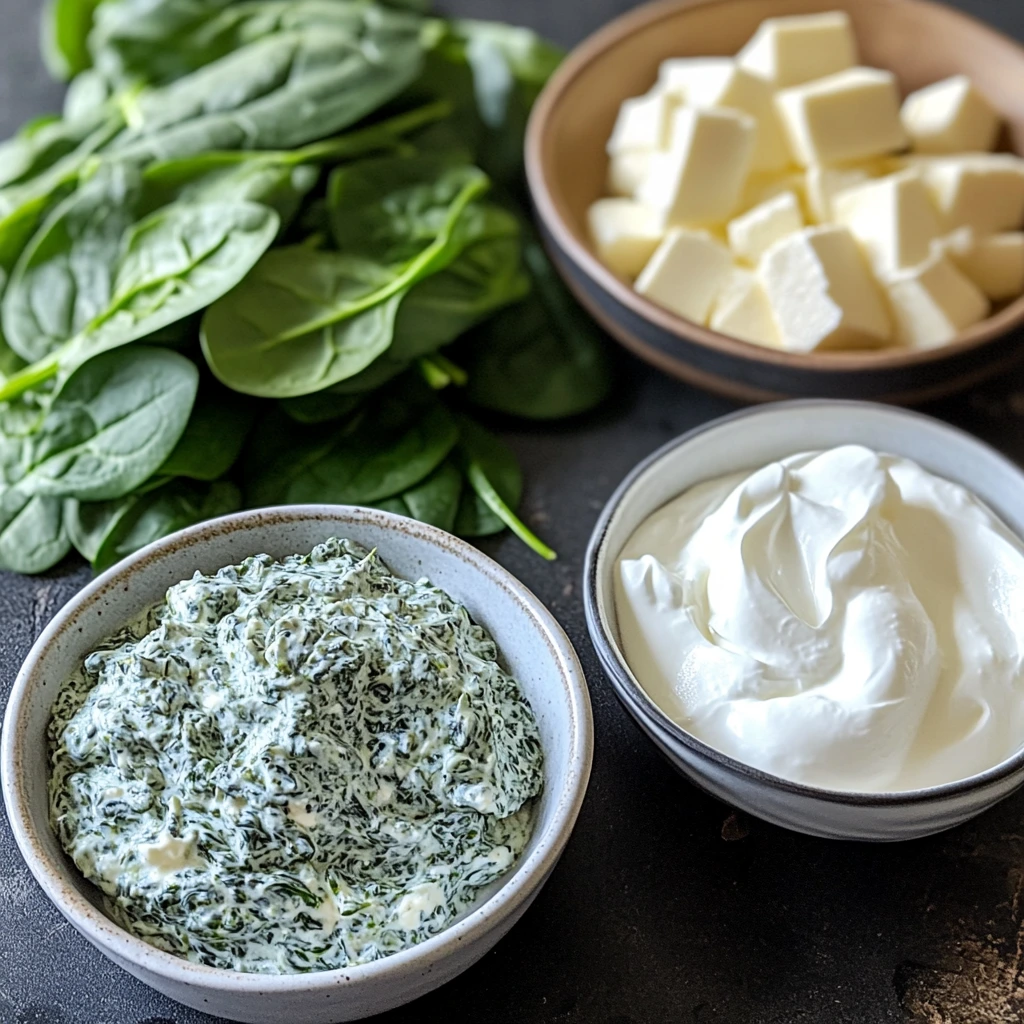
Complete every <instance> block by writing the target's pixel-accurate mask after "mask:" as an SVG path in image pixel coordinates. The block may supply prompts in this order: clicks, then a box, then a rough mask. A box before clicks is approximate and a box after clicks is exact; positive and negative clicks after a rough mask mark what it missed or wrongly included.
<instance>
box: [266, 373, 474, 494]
mask: <svg viewBox="0 0 1024 1024" xmlns="http://www.w3.org/2000/svg"><path fill="white" fill-rule="evenodd" d="M284 419H287V417H284ZM294 426H295V427H296V428H297V426H298V425H297V424H295V425H294ZM293 434H294V435H296V436H297V437H298V438H299V439H298V440H296V441H295V442H294V443H292V444H289V445H288V446H287V447H286V448H285V449H284V450H283V451H282V452H281V453H280V454H278V455H277V456H276V457H269V458H265V459H261V460H260V465H259V468H258V470H257V472H256V473H255V474H254V476H252V477H251V478H250V479H249V480H248V484H247V488H246V490H247V497H248V499H249V500H250V502H251V503H252V504H253V505H254V506H256V507H260V506H264V505H277V504H282V503H285V504H303V503H307V502H312V503H319V502H326V503H332V504H342V505H366V504H372V503H375V502H378V501H380V500H382V499H384V498H389V497H392V496H394V495H396V494H400V493H402V492H403V491H407V490H409V489H410V488H411V487H413V486H415V485H416V484H417V483H419V482H420V481H421V480H423V479H424V477H426V476H427V475H428V474H429V473H431V472H432V471H433V470H434V469H435V468H436V467H437V466H438V465H440V463H441V462H442V461H443V460H444V458H445V456H446V455H447V454H448V453H449V452H450V451H451V450H452V448H453V447H454V445H455V443H456V441H457V440H458V428H457V426H456V424H455V420H454V418H453V417H452V414H451V413H450V412H449V411H448V410H447V408H445V406H443V405H442V404H441V403H440V402H438V401H437V399H436V398H435V397H434V396H433V394H431V393H430V392H429V391H428V390H427V389H426V388H422V389H421V388H414V387H411V386H403V387H400V388H396V389H394V390H392V391H390V392H388V393H386V394H385V395H384V396H382V397H381V398H380V400H379V401H378V402H377V403H376V404H375V407H374V408H373V409H372V410H368V411H367V414H366V415H365V416H363V417H360V418H357V419H356V420H355V421H354V422H350V423H345V424H344V425H343V426H342V427H341V428H340V429H337V430H335V431H333V432H326V433H325V432H324V431H323V430H320V429H311V428H306V430H304V431H301V432H300V431H299V430H298V429H296V430H294V431H293Z"/></svg>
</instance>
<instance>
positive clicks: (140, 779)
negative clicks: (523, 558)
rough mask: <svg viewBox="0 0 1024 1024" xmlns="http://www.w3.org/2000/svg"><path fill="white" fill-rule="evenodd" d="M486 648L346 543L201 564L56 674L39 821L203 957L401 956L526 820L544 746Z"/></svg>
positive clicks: (519, 834) (125, 906)
mask: <svg viewBox="0 0 1024 1024" xmlns="http://www.w3.org/2000/svg"><path fill="white" fill-rule="evenodd" d="M497 656H498V652H497V649H496V647H495V645H494V642H493V641H492V640H491V638H490V636H489V635H488V634H487V632H486V631H485V630H484V629H482V628H481V627H480V626H478V625H475V624H474V623H473V621H472V620H471V619H470V617H469V615H468V613H467V612H466V610H465V609H464V608H462V607H460V606H459V605H458V604H456V603H455V602H454V601H453V600H452V599H451V598H450V597H448V595H447V594H445V593H444V592H443V591H441V590H439V589H437V588H436V587H433V586H431V585H430V584H429V583H427V582H426V581H425V580H419V581H418V582H415V583H413V582H409V581H407V580H403V579H399V578H397V577H395V576H393V575H392V574H391V573H390V572H389V571H388V569H387V567H386V566H385V565H383V564H382V563H381V561H380V560H379V559H378V558H377V556H376V554H375V553H374V552H367V551H365V550H363V549H362V548H360V547H358V546H357V545H355V544H352V543H350V542H348V541H344V540H330V541H327V542H326V543H325V544H322V545H320V546H319V547H317V548H316V549H315V550H314V551H313V552H312V553H311V554H309V555H304V556H300V555H293V556H291V557H288V558H285V559H283V560H282V561H276V560H274V559H273V558H270V557H269V556H267V555H260V556H257V557H255V558H250V559H248V560H246V561H245V562H243V563H242V564H241V565H238V566H232V567H229V568H226V569H221V570H220V572H218V573H216V575H213V576H201V575H199V574H198V573H197V574H196V575H195V577H194V578H193V579H191V580H187V581H185V582H183V583H179V584H177V585H176V586H173V587H171V588H170V590H169V591H168V592H167V596H166V598H165V600H164V601H163V602H161V603H160V604H158V605H156V606H155V607H153V608H150V609H149V610H148V611H147V612H145V613H144V614H143V615H142V616H141V617H140V618H139V619H137V620H136V621H135V622H132V623H131V624H130V625H128V626H126V627H125V628H124V629H122V630H121V631H120V632H118V633H117V634H115V635H114V636H112V637H110V638H109V639H108V640H107V641H105V642H104V643H102V644H100V645H99V647H98V648H97V650H95V651H94V652H93V653H91V654H90V655H89V656H88V657H87V658H86V659H85V661H84V663H83V665H82V667H81V668H80V669H79V671H78V672H77V673H76V674H75V675H74V676H72V678H71V679H69V680H68V681H67V682H66V683H65V685H64V686H63V687H62V689H61V691H60V693H59V695H58V697H57V700H56V702H55V705H54V709H53V718H52V721H51V724H50V733H49V738H50V754H51V765H52V774H51V781H50V812H51V818H52V824H53V828H54V830H55V832H56V834H57V836H58V837H59V839H60V842H61V844H62V845H63V847H64V849H65V850H66V851H67V853H68V854H69V855H70V856H71V858H72V859H73V860H74V862H75V864H76V865H77V866H78V868H79V870H81V871H82V873H83V874H84V875H85V876H86V878H88V879H89V880H90V881H92V882H94V883H95V884H96V885H97V886H98V887H99V888H100V889H101V890H102V891H103V893H104V894H105V903H106V907H107V911H108V913H109V914H110V915H111V916H112V917H113V918H114V919H115V920H116V921H117V922H118V923H119V924H121V925H123V926H124V927H125V928H127V929H128V930H129V931H131V932H133V933H134V934H135V935H137V936H139V937H140V938H142V939H144V940H146V941H147V942H149V943H151V944H153V945H154V946H158V947H160V948H161V949H165V950H170V951H171V952H173V953H177V954H179V955H181V956H184V957H187V958H188V959H190V960H193V961H196V962H198V963H203V964H208V965H210V966H213V967H223V968H228V969H232V970H238V971H255V972H263V973H268V974H274V973H286V972H297V971H311V970H327V969H331V968H338V967H345V966H346V965H350V964H360V963H366V962H368V961H370V960H374V959H376V958H378V957H382V956H387V955H389V954H391V953H395V952H398V951H399V950H402V949H405V948H407V947H409V946H411V945H414V944H415V943H417V942H422V941H423V940H424V939H426V938H428V937H429V936H431V935H434V934H436V933H437V932H439V931H441V930H442V929H444V928H445V927H446V926H447V925H448V924H450V923H451V922H452V920H453V919H454V918H455V917H456V916H457V915H458V914H459V913H460V912H462V911H463V910H465V909H466V908H467V907H468V906H469V905H470V904H471V903H472V902H473V900H474V897H475V895H476V894H477V892H478V890H480V889H481V888H482V887H484V886H486V885H488V884H489V883H491V882H494V881H495V880H496V879H498V878H499V877H501V876H502V875H503V874H505V872H507V871H508V870H509V868H510V867H511V866H512V864H513V863H514V862H515V860H516V858H517V857H518V856H519V854H520V853H521V852H522V850H523V848H524V847H525V845H526V842H527V840H528V839H529V837H530V833H531V830H532V827H533V818H532V808H533V803H534V798H535V797H537V795H538V794H539V792H540V790H541V784H542V753H541V747H540V740H539V736H538V732H537V724H536V721H535V719H534V717H533V713H532V712H531V710H530V706H529V704H528V703H527V701H526V699H525V697H524V696H523V694H522V693H521V692H520V690H519V687H518V685H517V684H516V682H515V680H514V679H512V678H511V676H509V675H508V674H507V673H506V672H505V671H503V670H502V668H501V667H500V665H499V664H498V660H497Z"/></svg>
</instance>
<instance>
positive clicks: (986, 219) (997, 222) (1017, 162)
mask: <svg viewBox="0 0 1024 1024" xmlns="http://www.w3.org/2000/svg"><path fill="white" fill-rule="evenodd" d="M913 166H915V167H918V168H920V170H921V173H922V174H923V175H924V183H925V185H927V186H928V191H929V192H930V193H931V196H932V201H933V202H934V203H935V205H936V206H937V207H938V210H939V217H940V219H941V221H942V224H943V229H944V230H945V231H953V230H954V229H955V228H959V227H969V228H971V230H972V231H974V232H975V234H977V235H979V236H981V235H990V234H995V233H997V232H1000V231H1013V230H1014V229H1016V228H1019V227H1020V226H1021V223H1022V222H1024V160H1022V159H1021V158H1020V157H1017V156H1013V155H1011V154H1009V153H969V154H967V155H964V156H947V157H933V158H931V159H921V160H917V161H914V163H913Z"/></svg>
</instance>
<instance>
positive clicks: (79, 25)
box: [40, 0, 100, 81]
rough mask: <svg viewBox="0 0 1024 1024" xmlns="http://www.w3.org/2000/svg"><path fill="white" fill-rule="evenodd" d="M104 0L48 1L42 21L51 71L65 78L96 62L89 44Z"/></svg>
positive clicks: (44, 48)
mask: <svg viewBox="0 0 1024 1024" xmlns="http://www.w3.org/2000/svg"><path fill="white" fill-rule="evenodd" d="M99 3H100V0H47V2H46V4H45V6H44V7H43V15H42V22H41V40H40V43H41V47H40V48H41V49H42V52H43V63H44V64H45V65H46V69H47V71H49V72H50V74H51V75H53V77H54V78H58V79H60V80H61V81H67V80H68V79H69V78H73V77H74V76H75V75H77V74H78V73H79V72H80V71H84V70H85V69H86V68H87V67H89V65H90V64H91V63H92V58H91V57H90V55H89V48H88V45H87V42H88V39H89V32H90V30H91V29H92V20H93V14H94V12H95V10H96V8H97V6H98V5H99Z"/></svg>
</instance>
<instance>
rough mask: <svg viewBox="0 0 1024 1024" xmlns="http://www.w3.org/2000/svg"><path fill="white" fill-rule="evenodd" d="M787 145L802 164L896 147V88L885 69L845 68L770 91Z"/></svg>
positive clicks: (901, 135)
mask: <svg viewBox="0 0 1024 1024" xmlns="http://www.w3.org/2000/svg"><path fill="white" fill-rule="evenodd" d="M775 103H776V105H777V107H778V110H779V113H780V115H781V118H782V124H783V127H784V128H785V130H786V134H787V136H788V138H789V144H790V149H791V150H792V151H793V155H794V156H795V157H796V159H797V161H798V162H799V163H801V164H803V165H804V166H805V167H807V166H809V165H811V164H838V163H845V162H848V161H852V160H864V159H867V158H869V157H875V156H881V155H883V154H885V153H891V152H894V151H895V150H898V149H902V148H903V147H904V146H906V144H907V134H906V132H905V131H904V130H903V123H902V122H901V121H900V99H899V89H898V87H897V84H896V76H895V75H893V74H892V72H891V71H880V70H878V69H877V68H850V69H849V70H848V71H840V72H839V73H838V74H836V75H830V76H829V77H828V78H821V79H818V80H817V81H814V82H808V83H807V84H806V85H797V86H794V87H793V88H790V89H784V90H783V91H782V92H779V93H776V95H775Z"/></svg>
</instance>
